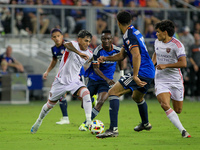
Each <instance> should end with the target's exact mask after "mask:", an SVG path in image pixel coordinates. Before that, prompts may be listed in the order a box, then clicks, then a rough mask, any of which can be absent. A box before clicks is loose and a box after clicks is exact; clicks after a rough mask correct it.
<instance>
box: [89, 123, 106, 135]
mask: <svg viewBox="0 0 200 150" xmlns="http://www.w3.org/2000/svg"><path fill="white" fill-rule="evenodd" d="M89 130H90V132H91V133H92V134H100V133H103V131H104V124H103V122H101V121H100V120H94V121H92V124H91V125H90V127H89Z"/></svg>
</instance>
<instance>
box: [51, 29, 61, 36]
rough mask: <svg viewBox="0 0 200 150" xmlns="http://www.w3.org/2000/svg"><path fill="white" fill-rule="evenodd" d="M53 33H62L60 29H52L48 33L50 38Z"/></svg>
mask: <svg viewBox="0 0 200 150" xmlns="http://www.w3.org/2000/svg"><path fill="white" fill-rule="evenodd" d="M54 32H60V33H61V34H62V31H61V30H60V29H58V28H53V29H52V30H51V32H50V34H51V36H52V34H53V33H54Z"/></svg>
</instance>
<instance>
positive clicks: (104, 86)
mask: <svg viewBox="0 0 200 150" xmlns="http://www.w3.org/2000/svg"><path fill="white" fill-rule="evenodd" d="M101 42H102V44H100V45H99V46H98V47H97V48H96V49H94V53H93V61H92V63H91V65H90V67H89V68H88V69H87V70H86V73H85V76H86V77H89V81H88V84H87V88H88V89H89V91H90V96H91V97H92V96H93V95H95V94H97V93H98V99H97V105H96V106H95V107H94V108H93V109H92V116H91V117H92V118H91V120H93V119H94V118H95V117H96V116H97V115H98V113H99V112H100V110H101V107H102V106H103V104H104V102H105V101H106V99H107V98H108V90H109V87H110V86H113V85H114V84H115V82H114V81H113V75H114V72H115V69H116V64H117V62H113V61H105V62H104V63H101V64H100V63H99V62H98V61H97V58H99V57H100V56H112V55H116V54H118V53H119V52H120V49H121V48H120V47H117V46H116V45H114V44H112V43H113V38H112V34H111V31H110V30H104V31H102V34H101ZM118 64H119V68H120V70H121V74H123V70H122V67H123V65H122V62H121V61H120V62H118ZM85 123H86V121H85V122H84V123H82V124H81V126H80V127H79V130H80V131H87V128H88V127H86V126H85Z"/></svg>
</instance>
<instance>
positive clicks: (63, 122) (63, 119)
mask: <svg viewBox="0 0 200 150" xmlns="http://www.w3.org/2000/svg"><path fill="white" fill-rule="evenodd" d="M56 124H61V125H62V124H70V122H69V118H68V117H67V118H61V119H60V121H58V122H56Z"/></svg>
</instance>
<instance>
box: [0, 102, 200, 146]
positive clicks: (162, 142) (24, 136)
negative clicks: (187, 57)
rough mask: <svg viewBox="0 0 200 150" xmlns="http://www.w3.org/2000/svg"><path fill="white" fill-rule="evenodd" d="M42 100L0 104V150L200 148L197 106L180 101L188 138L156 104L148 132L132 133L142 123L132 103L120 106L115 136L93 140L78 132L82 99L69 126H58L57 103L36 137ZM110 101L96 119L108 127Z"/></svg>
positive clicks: (73, 107) (72, 109) (75, 104)
mask: <svg viewBox="0 0 200 150" xmlns="http://www.w3.org/2000/svg"><path fill="white" fill-rule="evenodd" d="M44 103H45V101H40V102H38V101H36V102H31V103H30V104H28V105H0V150H100V149H108V150H198V149H200V117H199V115H200V102H189V101H187V100H185V101H184V105H183V111H182V113H181V114H180V115H179V118H180V120H181V122H182V124H183V126H184V127H185V128H186V129H187V131H188V132H189V133H190V134H191V136H192V138H182V137H181V134H180V132H179V131H178V129H176V128H175V127H174V126H173V125H172V123H171V122H170V121H169V119H168V118H167V117H166V115H165V113H164V111H163V110H162V109H161V108H160V105H159V103H158V102H157V101H156V100H147V104H148V111H149V120H150V123H151V124H152V126H153V128H152V130H151V131H142V132H135V131H134V130H133V128H134V127H135V126H136V125H137V124H138V123H139V122H140V117H139V113H138V108H137V106H136V103H135V102H134V101H131V100H124V101H122V102H120V110H119V125H118V126H119V136H118V137H116V138H107V139H97V138H96V137H95V135H92V134H91V133H90V132H89V131H87V132H81V131H79V130H78V127H79V125H80V124H81V123H82V122H83V121H84V118H85V116H84V110H83V109H81V107H80V104H81V103H80V101H71V102H69V103H68V114H69V119H70V124H69V125H56V124H55V122H56V121H58V120H59V119H60V118H61V111H60V108H59V106H58V104H57V105H56V106H55V108H54V109H53V110H51V112H50V113H49V114H48V115H47V116H46V118H45V119H44V120H43V123H42V125H41V126H40V128H39V130H38V131H37V133H36V134H31V133H30V129H31V126H32V125H33V123H34V122H35V120H36V119H37V117H38V115H39V112H40V110H41V108H42V106H43V104H44ZM108 108H109V103H108V102H106V103H105V104H104V106H103V108H102V110H101V112H100V114H99V115H98V116H97V117H96V119H99V120H101V121H102V122H103V123H104V125H105V129H107V128H108V127H109V112H108Z"/></svg>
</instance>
